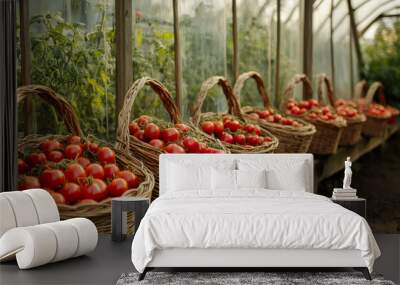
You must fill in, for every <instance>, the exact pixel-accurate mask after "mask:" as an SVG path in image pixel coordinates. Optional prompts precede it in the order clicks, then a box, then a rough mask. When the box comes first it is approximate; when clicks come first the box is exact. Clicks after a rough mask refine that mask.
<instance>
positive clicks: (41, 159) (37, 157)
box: [27, 152, 46, 167]
mask: <svg viewBox="0 0 400 285" xmlns="http://www.w3.org/2000/svg"><path fill="white" fill-rule="evenodd" d="M27 162H28V164H29V166H31V167H34V166H36V165H39V164H43V163H45V162H46V156H45V155H44V153H43V152H34V153H31V154H30V155H29V156H28V159H27Z"/></svg>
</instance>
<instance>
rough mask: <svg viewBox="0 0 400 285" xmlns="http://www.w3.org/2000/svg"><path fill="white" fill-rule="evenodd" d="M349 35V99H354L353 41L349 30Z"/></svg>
mask: <svg viewBox="0 0 400 285" xmlns="http://www.w3.org/2000/svg"><path fill="white" fill-rule="evenodd" d="M349 33H350V41H349V49H350V53H349V57H350V58H349V60H350V98H353V97H354V85H355V82H354V59H353V41H352V40H351V39H352V38H353V32H352V30H351V29H350V30H349Z"/></svg>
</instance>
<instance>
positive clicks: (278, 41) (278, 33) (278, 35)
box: [275, 0, 281, 106]
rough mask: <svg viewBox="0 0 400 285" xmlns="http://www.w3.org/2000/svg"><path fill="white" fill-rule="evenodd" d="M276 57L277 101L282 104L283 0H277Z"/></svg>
mask: <svg viewBox="0 0 400 285" xmlns="http://www.w3.org/2000/svg"><path fill="white" fill-rule="evenodd" d="M276 8H277V9H276V15H277V21H276V59H275V103H276V104H277V106H279V104H280V88H279V83H280V57H281V0H276Z"/></svg>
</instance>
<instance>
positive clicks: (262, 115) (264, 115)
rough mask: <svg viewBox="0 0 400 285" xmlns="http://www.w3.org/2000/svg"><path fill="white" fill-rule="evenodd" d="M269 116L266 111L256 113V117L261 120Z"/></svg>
mask: <svg viewBox="0 0 400 285" xmlns="http://www.w3.org/2000/svg"><path fill="white" fill-rule="evenodd" d="M269 115H271V113H270V112H269V111H268V110H263V111H260V112H258V116H259V117H260V118H261V119H265V118H267V117H268V116H269Z"/></svg>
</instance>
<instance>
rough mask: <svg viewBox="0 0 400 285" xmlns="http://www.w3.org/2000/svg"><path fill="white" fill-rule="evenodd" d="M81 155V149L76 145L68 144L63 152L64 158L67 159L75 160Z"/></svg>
mask: <svg viewBox="0 0 400 285" xmlns="http://www.w3.org/2000/svg"><path fill="white" fill-rule="evenodd" d="M81 154H82V148H81V146H80V145H77V144H70V145H67V147H66V148H65V150H64V156H65V157H66V158H68V159H77V158H78V157H79V156H80V155H81Z"/></svg>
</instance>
